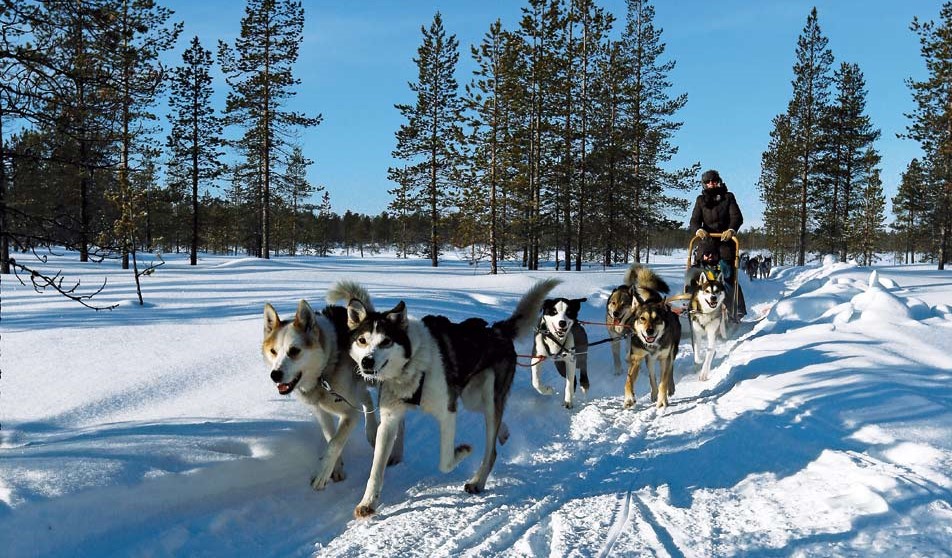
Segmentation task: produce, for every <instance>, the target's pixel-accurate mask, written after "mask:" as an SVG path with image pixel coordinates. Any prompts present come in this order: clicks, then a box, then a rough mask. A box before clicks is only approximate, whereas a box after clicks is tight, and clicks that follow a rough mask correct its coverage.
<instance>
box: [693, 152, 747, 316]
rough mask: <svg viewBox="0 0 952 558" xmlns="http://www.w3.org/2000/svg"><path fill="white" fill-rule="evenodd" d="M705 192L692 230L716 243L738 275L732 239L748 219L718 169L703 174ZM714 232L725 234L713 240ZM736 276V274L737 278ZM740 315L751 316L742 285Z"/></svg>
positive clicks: (695, 206)
mask: <svg viewBox="0 0 952 558" xmlns="http://www.w3.org/2000/svg"><path fill="white" fill-rule="evenodd" d="M701 183H702V184H703V185H704V191H703V192H701V195H699V196H698V197H697V201H696V202H694V211H693V212H692V213H691V223H690V225H691V229H692V230H694V231H695V233H694V234H695V235H696V236H697V237H698V238H700V239H701V240H705V239H707V240H714V241H715V243H716V246H717V250H718V252H719V253H720V259H722V260H724V261H726V262H727V263H728V265H730V267H731V270H732V272H733V273H732V275H733V274H736V273H737V269H736V268H735V266H734V242H733V241H732V240H731V239H732V238H733V236H734V234H735V233H736V232H737V229H739V228H740V226H741V225H742V224H743V223H744V216H743V214H741V212H740V207H739V206H738V205H737V199H736V198H734V194H732V193H731V192H728V191H727V185H726V184H724V181H723V180H721V175H720V174H719V173H718V172H717V171H716V170H714V169H711V170H708V171H704V174H702V175H701ZM710 233H721V234H722V235H723V236H721V238H720V240H717V239H715V238H712V237H711V236H710ZM734 276H736V275H734ZM737 294H738V302H737V315H736V316H733V317H734V318H735V320H739V319H740V318H741V317H742V316H744V315H745V314H746V313H747V308H746V306H745V304H744V295H743V294H742V293H741V292H740V285H738V293H737Z"/></svg>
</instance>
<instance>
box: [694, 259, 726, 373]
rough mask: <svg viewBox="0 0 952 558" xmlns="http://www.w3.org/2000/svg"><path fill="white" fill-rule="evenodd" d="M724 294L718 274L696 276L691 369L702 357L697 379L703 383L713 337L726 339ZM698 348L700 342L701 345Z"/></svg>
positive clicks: (711, 358)
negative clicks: (692, 363) (718, 336)
mask: <svg viewBox="0 0 952 558" xmlns="http://www.w3.org/2000/svg"><path fill="white" fill-rule="evenodd" d="M726 300H727V293H726V292H725V291H724V280H723V277H722V276H721V274H719V273H718V274H717V276H716V277H715V278H713V279H711V278H709V277H708V275H707V273H701V275H700V276H699V277H698V283H697V289H696V290H695V291H694V295H693V296H692V298H691V337H692V342H693V345H694V366H695V369H697V367H698V366H699V365H701V355H702V354H703V355H704V361H703V362H704V364H703V366H701V373H700V375H699V376H698V379H699V380H701V381H702V382H703V381H706V380H707V377H708V375H709V374H710V372H711V363H712V362H713V361H714V351H715V345H716V344H717V335H718V334H720V336H721V337H722V338H723V339H727V305H726V304H725V301H726ZM705 341H706V343H705V344H703V345H702V342H705Z"/></svg>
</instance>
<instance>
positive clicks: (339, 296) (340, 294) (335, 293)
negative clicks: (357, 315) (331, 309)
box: [325, 280, 374, 312]
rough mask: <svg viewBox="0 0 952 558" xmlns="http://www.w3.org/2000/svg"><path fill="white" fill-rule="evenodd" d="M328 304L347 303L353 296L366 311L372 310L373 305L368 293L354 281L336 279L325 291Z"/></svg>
mask: <svg viewBox="0 0 952 558" xmlns="http://www.w3.org/2000/svg"><path fill="white" fill-rule="evenodd" d="M325 298H326V300H327V303H328V304H337V303H339V302H343V303H344V304H347V303H349V302H350V301H351V300H354V299H355V298H356V299H357V300H359V301H360V303H361V304H363V305H364V307H365V308H366V309H367V311H368V312H373V311H374V305H373V304H372V303H371V302H370V293H368V292H367V289H365V288H363V287H362V286H361V285H360V284H359V283H357V282H356V281H346V280H342V281H338V282H336V283H334V284H333V285H332V286H331V288H330V289H328V291H327V296H326V297H325Z"/></svg>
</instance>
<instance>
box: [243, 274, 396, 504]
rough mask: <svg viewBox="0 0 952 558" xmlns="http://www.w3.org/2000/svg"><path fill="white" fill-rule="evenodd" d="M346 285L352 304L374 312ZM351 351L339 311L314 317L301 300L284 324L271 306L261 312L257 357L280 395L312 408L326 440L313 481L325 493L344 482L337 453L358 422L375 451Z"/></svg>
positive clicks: (369, 410)
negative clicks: (357, 301)
mask: <svg viewBox="0 0 952 558" xmlns="http://www.w3.org/2000/svg"><path fill="white" fill-rule="evenodd" d="M346 285H347V287H348V288H349V289H350V292H349V295H350V296H351V297H352V298H359V299H361V300H363V301H364V303H365V304H366V305H367V306H370V307H372V306H371V304H370V299H369V296H368V295H367V293H366V291H364V290H363V289H362V288H360V287H359V286H358V285H356V284H354V283H347V284H346ZM349 347H350V336H349V334H348V329H347V311H346V310H345V309H344V308H343V307H341V306H328V307H326V308H324V310H323V311H322V312H321V313H320V314H317V313H315V312H314V311H313V310H312V309H311V306H310V305H309V304H308V303H307V301H304V300H302V301H300V302H299V303H298V306H297V311H296V312H295V314H294V318H293V319H290V320H282V319H281V318H280V317H279V316H278V313H277V311H276V310H275V309H274V307H273V306H271V304H265V306H264V342H263V343H262V344H261V352H262V354H263V355H264V360H265V364H266V365H267V367H268V371H269V373H270V376H271V381H272V382H274V384H275V387H276V389H277V390H278V393H280V394H282V395H287V394H290V393H294V394H295V395H296V396H297V398H298V399H299V400H300V401H301V402H302V403H304V404H306V405H308V406H309V407H310V408H311V411H312V412H313V413H314V416H315V418H316V419H317V422H318V424H320V426H321V430H322V431H323V433H324V438H325V439H326V440H327V448H326V450H325V452H324V454H323V455H321V457H320V459H319V460H318V467H317V471H316V472H315V473H314V475H313V477H312V478H311V487H312V488H314V489H315V490H321V489H323V488H324V487H325V486H326V485H327V483H328V481H329V480H333V481H335V482H338V481H341V480H343V479H344V478H345V474H344V463H343V460H342V459H341V452H342V451H343V449H344V445H345V444H346V443H347V438H348V437H349V435H350V433H351V431H352V430H353V429H354V427H355V426H356V425H357V424H358V423H359V422H360V420H361V417H362V416H363V417H365V420H366V424H365V426H366V435H367V441H368V442H369V443H370V445H371V446H373V444H374V441H375V439H376V433H377V425H378V419H377V415H376V413H375V412H374V411H373V409H374V407H373V401H372V399H371V397H370V393H369V392H368V390H367V385H366V383H365V382H364V381H363V380H361V379H360V378H359V377H358V376H357V375H356V374H355V373H354V367H355V364H354V362H353V361H352V360H351V359H350V356H349V355H348V349H349ZM335 419H336V420H337V423H336V424H335Z"/></svg>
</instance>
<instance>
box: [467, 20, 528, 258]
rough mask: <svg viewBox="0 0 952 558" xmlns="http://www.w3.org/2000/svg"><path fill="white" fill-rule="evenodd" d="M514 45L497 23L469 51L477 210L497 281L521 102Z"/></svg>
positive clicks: (468, 101)
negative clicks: (509, 167) (509, 165)
mask: <svg viewBox="0 0 952 558" xmlns="http://www.w3.org/2000/svg"><path fill="white" fill-rule="evenodd" d="M515 45H516V40H515V38H514V37H513V36H512V35H510V34H508V33H506V32H504V31H503V30H502V23H501V22H500V21H499V20H496V21H495V22H494V23H493V24H492V25H490V27H489V31H488V32H487V33H486V34H485V35H484V36H483V40H482V42H481V43H480V44H479V46H478V47H477V46H473V47H472V48H471V54H472V57H473V60H474V62H475V63H476V69H475V70H473V80H472V82H471V83H470V84H469V85H467V87H466V98H465V99H464V102H465V105H466V108H467V110H468V114H469V118H470V121H471V123H472V125H473V126H474V128H475V129H474V134H473V137H472V139H473V142H474V145H473V147H472V158H471V160H470V162H469V164H470V165H472V166H473V167H474V169H475V170H476V177H475V180H476V181H477V185H481V186H482V188H480V189H478V191H477V192H475V195H476V196H477V197H478V196H482V199H483V200H487V201H488V202H489V203H488V205H485V204H482V205H476V206H475V207H474V209H478V208H480V207H483V208H484V209H485V211H486V217H485V221H486V224H487V234H488V239H487V244H488V246H489V258H490V260H489V261H490V264H489V265H490V271H489V272H490V273H491V274H494V275H495V274H496V273H497V272H498V265H499V264H498V262H499V259H500V258H502V257H504V255H503V253H502V252H503V249H502V244H503V241H502V238H501V236H502V234H501V233H502V229H503V227H504V221H505V216H504V214H503V213H504V212H503V208H502V201H503V197H504V190H505V189H507V187H508V184H507V182H508V181H507V180H506V175H507V172H506V166H507V163H506V161H507V160H512V159H513V158H514V154H513V153H512V151H513V150H512V149H511V147H512V145H513V144H512V142H510V141H508V137H509V136H510V135H511V129H510V124H511V122H512V121H513V120H514V119H515V118H517V117H515V116H514V113H515V112H516V107H517V103H518V99H516V98H514V95H516V94H517V92H518V89H517V88H515V87H512V84H513V83H514V82H515V80H516V79H517V78H516V77H515V71H516V63H515V58H514V54H515V53H516V52H517V49H518V47H516V46H515ZM507 151H508V153H507ZM515 157H517V156H515Z"/></svg>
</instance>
